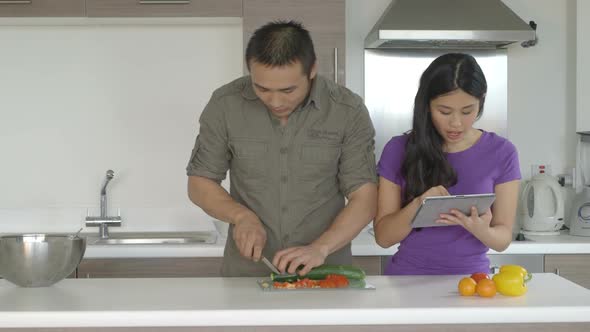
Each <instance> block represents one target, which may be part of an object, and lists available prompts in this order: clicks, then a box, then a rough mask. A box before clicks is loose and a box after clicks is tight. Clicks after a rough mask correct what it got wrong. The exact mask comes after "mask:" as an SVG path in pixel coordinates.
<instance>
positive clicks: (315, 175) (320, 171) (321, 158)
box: [296, 144, 342, 180]
mask: <svg viewBox="0 0 590 332" xmlns="http://www.w3.org/2000/svg"><path fill="white" fill-rule="evenodd" d="M341 153H342V145H327V144H304V145H302V146H301V153H300V160H301V165H300V167H298V168H297V169H296V174H297V177H299V178H300V179H303V180H325V179H326V178H327V177H334V179H335V178H336V175H337V174H338V162H339V159H340V154H341Z"/></svg>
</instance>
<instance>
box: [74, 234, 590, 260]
mask: <svg viewBox="0 0 590 332" xmlns="http://www.w3.org/2000/svg"><path fill="white" fill-rule="evenodd" d="M527 239H528V240H526V241H513V242H512V244H511V245H510V246H509V247H508V249H506V250H505V251H503V252H496V251H494V250H490V251H489V253H490V254H589V253H590V237H581V236H571V235H569V234H562V235H558V236H529V237H527ZM224 246H225V239H224V238H223V237H218V240H217V242H216V243H215V244H181V245H165V244H158V245H89V246H87V248H86V253H85V254H84V257H85V258H123V257H128V258H131V257H137V258H139V257H222V256H223V249H224ZM396 251H397V245H395V246H393V247H390V248H387V249H384V248H381V247H379V245H377V243H376V242H375V239H374V237H373V236H372V235H371V234H369V232H367V231H363V232H361V233H360V234H359V235H358V236H357V237H356V238H355V239H354V240H353V241H352V254H353V255H354V256H389V255H393V254H394V253H395V252H396Z"/></svg>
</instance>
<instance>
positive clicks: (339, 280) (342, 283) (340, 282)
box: [326, 274, 348, 288]
mask: <svg viewBox="0 0 590 332" xmlns="http://www.w3.org/2000/svg"><path fill="white" fill-rule="evenodd" d="M326 280H331V281H333V282H334V284H335V285H336V287H337V288H345V287H348V278H346V277H345V276H343V275H340V274H329V275H328V276H326Z"/></svg>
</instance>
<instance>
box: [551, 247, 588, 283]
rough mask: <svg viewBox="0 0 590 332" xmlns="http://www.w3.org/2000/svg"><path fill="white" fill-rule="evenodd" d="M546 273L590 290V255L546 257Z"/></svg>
mask: <svg viewBox="0 0 590 332" xmlns="http://www.w3.org/2000/svg"><path fill="white" fill-rule="evenodd" d="M545 272H551V273H555V274H557V275H560V276H562V277H564V278H566V279H568V280H570V281H573V282H575V283H576V284H578V285H580V286H584V287H586V288H589V289H590V254H572V255H545Z"/></svg>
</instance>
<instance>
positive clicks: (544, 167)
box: [531, 164, 551, 177]
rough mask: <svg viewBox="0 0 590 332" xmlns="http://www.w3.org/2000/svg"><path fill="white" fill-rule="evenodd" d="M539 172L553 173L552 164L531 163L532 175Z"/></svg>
mask: <svg viewBox="0 0 590 332" xmlns="http://www.w3.org/2000/svg"><path fill="white" fill-rule="evenodd" d="M538 174H547V175H551V165H549V164H533V165H531V177H533V176H535V175H538Z"/></svg>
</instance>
